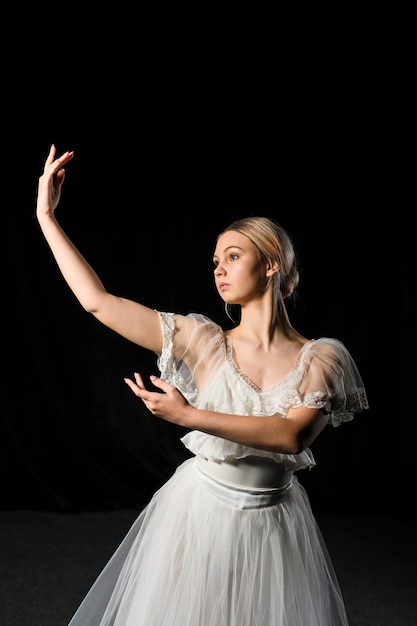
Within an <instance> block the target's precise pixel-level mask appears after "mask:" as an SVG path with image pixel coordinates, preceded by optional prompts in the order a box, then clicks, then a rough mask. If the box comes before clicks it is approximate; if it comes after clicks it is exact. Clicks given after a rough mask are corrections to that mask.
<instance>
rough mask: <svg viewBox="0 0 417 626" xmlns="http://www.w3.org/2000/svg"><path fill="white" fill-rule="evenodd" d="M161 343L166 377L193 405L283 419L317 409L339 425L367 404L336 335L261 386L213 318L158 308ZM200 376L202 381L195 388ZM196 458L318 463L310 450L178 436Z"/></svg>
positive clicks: (309, 346) (314, 343) (307, 348)
mask: <svg viewBox="0 0 417 626" xmlns="http://www.w3.org/2000/svg"><path fill="white" fill-rule="evenodd" d="M159 315H160V320H161V328H162V334H163V348H162V352H161V354H160V355H159V357H158V367H159V369H160V372H161V378H163V379H164V380H166V381H167V382H168V383H170V384H172V385H175V386H176V387H178V389H179V390H180V391H181V392H182V393H183V394H184V396H185V397H186V398H187V399H188V401H189V402H190V403H191V404H192V405H193V406H195V407H196V408H200V409H205V410H209V411H217V412H220V413H228V414H235V415H256V416H259V419H262V416H265V415H268V416H270V415H274V416H276V417H277V419H285V417H286V415H287V413H288V411H289V409H290V408H292V407H300V406H308V407H311V408H319V409H321V410H322V412H323V413H326V414H328V416H329V424H331V425H333V426H338V425H339V424H341V423H342V422H345V421H349V420H351V419H353V417H354V414H355V413H357V412H359V411H360V410H362V409H363V408H367V399H366V394H365V390H364V387H363V383H362V380H361V377H360V375H359V372H358V370H357V368H356V365H355V363H354V361H353V359H352V357H351V356H350V354H349V352H348V351H347V349H346V348H345V347H344V345H343V344H342V343H341V342H340V341H338V340H336V339H331V338H322V339H317V340H314V339H312V340H310V341H308V342H307V343H305V344H304V346H303V347H302V348H301V350H300V352H299V353H298V356H297V358H296V360H295V363H294V365H293V367H292V368H291V370H290V371H289V372H288V373H287V374H286V375H285V376H284V377H283V378H281V379H280V380H278V381H277V382H276V383H275V384H273V385H272V386H271V387H269V388H267V389H264V390H262V389H260V388H259V387H257V385H256V384H255V383H253V381H251V380H250V379H249V378H248V377H247V376H246V375H245V374H244V373H243V372H241V371H240V369H239V368H238V366H237V365H236V363H235V361H234V360H233V353H232V345H231V341H230V338H229V337H228V334H227V333H225V332H224V331H223V330H222V328H221V327H220V326H218V325H217V324H215V323H214V322H213V321H211V320H210V319H209V318H207V317H205V316H202V315H197V314H189V315H187V316H184V315H177V314H173V313H162V312H159ZM196 380H198V381H199V385H198V387H197V385H196V382H195V381H196ZM181 441H182V442H183V444H184V445H185V446H186V447H187V448H188V449H189V450H190V451H191V452H193V453H194V454H195V455H197V456H201V457H203V458H205V459H209V460H226V459H242V458H244V457H248V456H251V457H252V456H258V457H269V458H271V459H273V460H274V461H276V462H277V463H282V464H283V465H284V467H285V469H288V470H292V471H296V470H298V469H303V468H306V467H312V466H313V465H314V464H315V461H314V457H313V454H312V452H311V450H310V449H307V450H305V451H304V452H302V453H300V454H296V455H291V454H281V453H278V452H271V451H268V450H259V449H255V448H251V447H249V446H244V445H241V444H238V443H235V442H233V441H229V440H226V439H223V438H221V437H216V436H214V435H208V434H206V433H203V432H201V431H198V430H193V431H190V432H189V433H187V434H186V435H185V436H184V437H183V438H182V440H181Z"/></svg>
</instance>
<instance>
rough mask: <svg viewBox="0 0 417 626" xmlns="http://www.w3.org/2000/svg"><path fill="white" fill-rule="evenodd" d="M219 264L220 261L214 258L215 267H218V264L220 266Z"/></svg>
mask: <svg viewBox="0 0 417 626" xmlns="http://www.w3.org/2000/svg"><path fill="white" fill-rule="evenodd" d="M218 264H219V262H218V261H216V260H215V259H213V265H214V267H217V266H218Z"/></svg>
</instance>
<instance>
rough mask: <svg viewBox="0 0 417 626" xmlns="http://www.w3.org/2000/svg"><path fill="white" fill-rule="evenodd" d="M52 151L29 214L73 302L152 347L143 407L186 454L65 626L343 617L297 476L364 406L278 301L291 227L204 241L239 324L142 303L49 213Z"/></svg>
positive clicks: (338, 622) (239, 230) (237, 624)
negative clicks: (155, 372)
mask: <svg viewBox="0 0 417 626" xmlns="http://www.w3.org/2000/svg"><path fill="white" fill-rule="evenodd" d="M73 156H74V154H73V152H65V153H64V154H63V155H62V156H61V157H59V158H56V149H55V146H52V147H51V149H50V152H49V155H48V158H47V160H46V163H45V168H44V172H43V174H42V176H41V177H40V179H39V188H38V201H37V218H38V221H39V224H40V226H41V229H42V232H43V234H44V236H45V238H46V241H47V243H48V244H49V246H50V248H51V251H52V253H53V255H54V257H55V259H56V261H57V264H58V266H59V268H60V270H61V272H62V275H63V277H64V278H65V280H66V281H67V283H68V285H69V286H70V288H71V289H72V291H73V292H74V294H75V296H76V298H77V299H78V300H79V302H80V303H81V305H82V306H83V307H84V309H85V310H86V311H87V312H89V313H92V314H93V315H94V316H95V317H96V318H97V319H98V320H100V321H101V322H102V323H103V324H105V325H106V326H108V327H109V328H111V329H113V330H114V331H116V332H117V333H119V334H120V335H122V336H123V337H125V338H127V339H129V340H130V341H132V342H133V343H135V344H137V345H139V346H142V347H143V348H146V349H148V350H151V351H152V352H154V353H156V354H157V355H158V361H157V362H158V368H159V371H160V374H161V376H160V377H154V376H152V377H151V381H152V383H153V385H154V386H155V387H156V388H157V391H151V390H148V389H147V387H146V385H145V383H144V381H143V379H142V376H141V375H140V373H135V374H134V377H133V379H125V381H126V384H127V385H128V386H129V388H130V389H131V390H132V392H133V393H134V394H135V395H136V396H137V397H138V398H139V399H140V400H141V401H142V402H143V403H144V404H145V405H146V407H147V408H148V409H149V411H150V412H151V413H152V414H153V415H155V416H157V417H159V418H162V419H164V420H167V421H169V422H172V423H175V424H179V425H181V426H183V427H185V428H186V429H187V434H186V435H185V436H184V437H183V438H182V442H183V443H184V445H185V446H186V447H187V448H188V449H189V450H190V451H191V452H192V453H193V455H194V456H192V457H191V458H188V459H187V460H186V461H185V462H183V463H182V464H181V465H180V466H179V467H178V468H177V470H176V472H175V473H174V475H173V476H172V477H171V478H170V479H169V480H168V481H167V482H166V483H165V484H164V485H163V486H162V487H161V488H160V489H159V490H158V491H157V492H156V493H155V494H154V496H153V498H152V499H151V501H150V502H149V504H148V505H147V506H146V507H145V509H144V510H143V511H142V512H141V513H140V515H139V516H138V518H137V520H136V521H135V522H134V524H133V525H132V527H131V529H130V531H129V533H128V534H127V536H126V538H125V539H124V541H123V542H122V543H121V545H120V547H119V548H118V549H117V550H116V552H115V553H114V555H113V557H112V558H111V559H110V561H109V563H108V564H107V565H106V567H105V568H104V570H103V571H102V573H101V574H100V576H99V577H98V579H97V581H96V582H95V584H94V585H93V587H92V588H91V589H90V591H89V592H88V594H87V595H86V597H85V599H84V601H83V602H82V604H81V606H80V607H79V609H78V610H77V612H76V613H75V615H74V616H73V618H72V620H71V622H70V625H71V626H77V625H79V626H93V625H94V626H96V625H101V626H104V625H110V624H112V625H119V626H133V625H134V626H140V625H143V626H346V625H347V624H348V621H347V617H346V612H345V607H344V602H343V598H342V594H341V591H340V588H339V585H338V581H337V578H336V575H335V572H334V570H333V567H332V564H331V561H330V558H329V555H328V553H327V551H326V547H325V545H324V543H323V540H322V537H321V535H320V531H319V529H318V527H317V524H316V522H315V519H314V517H313V514H312V511H311V507H310V504H309V501H308V498H307V495H306V493H305V491H304V489H303V487H302V486H301V485H300V483H299V481H298V479H297V477H296V475H295V472H297V471H298V470H301V469H304V468H311V467H312V466H313V465H314V464H315V461H314V458H313V455H312V453H311V451H310V450H309V446H310V445H311V444H312V442H313V441H314V440H315V439H316V437H317V436H318V435H319V434H320V432H321V431H322V430H323V428H324V427H325V426H326V425H327V424H331V425H333V426H338V425H339V424H341V423H342V422H345V421H349V420H351V419H352V418H353V416H354V414H355V413H358V412H359V411H361V410H362V409H365V408H367V406H368V404H367V399H366V394H365V390H364V387H363V384H362V380H361V377H360V375H359V372H358V370H357V368H356V365H355V363H354V361H353V359H352V357H351V356H350V354H349V352H348V351H347V349H346V348H345V347H344V345H343V344H342V343H341V342H339V341H338V340H336V339H331V338H321V339H317V340H314V339H307V338H305V337H303V336H302V335H300V333H298V332H297V331H296V330H295V329H294V328H293V327H292V325H291V323H290V320H289V318H288V315H287V311H286V307H285V305H284V299H285V298H287V297H289V296H290V295H291V294H292V293H293V291H294V289H295V288H296V286H297V283H298V272H297V267H296V259H295V254H294V249H293V246H292V243H291V240H290V238H289V236H288V235H287V234H286V232H285V231H284V230H283V229H282V228H281V227H280V226H279V225H278V224H277V223H276V222H274V221H273V220H271V219H268V218H263V217H249V218H247V219H242V220H238V221H236V222H234V223H233V224H231V225H230V226H229V227H228V228H227V229H226V230H224V231H223V232H222V233H221V234H220V235H219V237H218V238H217V241H216V246H215V251H214V256H213V260H214V279H215V284H216V287H217V290H218V292H219V295H220V297H221V298H222V299H223V300H224V302H225V305H226V309H227V308H228V307H230V306H231V305H238V306H239V310H240V315H239V323H238V324H237V325H236V326H235V327H234V328H232V330H230V331H223V330H222V328H221V327H220V326H219V325H217V324H216V323H215V322H213V321H211V320H210V319H209V318H207V317H205V316H204V315H199V314H189V315H178V314H173V313H167V312H161V311H155V310H153V309H150V308H148V307H146V306H144V305H142V304H139V303H137V302H133V301H131V300H127V299H124V298H121V297H118V296H115V295H112V294H111V293H108V292H107V291H106V289H105V288H104V286H103V284H102V282H101V281H100V279H99V278H98V276H97V275H96V273H95V272H94V270H93V269H92V268H91V266H90V265H89V264H88V263H87V261H86V260H85V259H84V258H83V256H82V255H81V254H80V252H79V251H78V250H77V249H76V247H75V246H74V245H73V244H72V242H71V241H70V240H69V239H68V237H67V236H66V234H65V233H64V232H63V230H62V228H61V227H60V225H59V224H58V222H57V220H56V217H55V209H56V207H57V205H58V202H59V199H60V195H61V188H62V184H63V182H64V178H65V170H64V166H65V165H66V164H67V163H68V162H69V161H70V160H71V159H72V158H73Z"/></svg>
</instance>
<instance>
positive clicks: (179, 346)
mask: <svg viewBox="0 0 417 626" xmlns="http://www.w3.org/2000/svg"><path fill="white" fill-rule="evenodd" d="M158 314H159V318H160V322H161V330H162V336H163V344H162V352H161V354H160V355H158V362H157V364H158V369H159V371H160V373H161V378H163V379H164V380H165V381H166V382H168V383H170V384H171V385H174V386H175V387H177V388H178V389H179V390H180V391H181V393H182V394H183V395H184V396H185V397H186V398H187V400H188V401H189V402H190V403H191V404H194V403H195V401H196V398H197V384H202V382H203V379H204V377H205V376H206V377H207V376H208V375H209V374H210V372H212V371H213V369H215V367H216V364H217V363H218V361H219V359H220V358H221V356H222V354H223V353H224V346H223V341H222V329H221V327H220V326H218V325H217V324H216V323H215V322H213V321H212V320H210V319H209V318H208V317H206V316H204V315H201V314H197V313H190V314H188V315H179V314H176V313H166V312H161V311H158Z"/></svg>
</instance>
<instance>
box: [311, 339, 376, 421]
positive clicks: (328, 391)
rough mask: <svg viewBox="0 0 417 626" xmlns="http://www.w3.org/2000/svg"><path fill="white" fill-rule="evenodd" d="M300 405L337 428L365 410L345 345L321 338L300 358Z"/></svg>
mask: <svg viewBox="0 0 417 626" xmlns="http://www.w3.org/2000/svg"><path fill="white" fill-rule="evenodd" d="M303 366H304V377H303V380H302V382H301V385H300V388H299V393H300V397H301V404H303V405H304V406H308V407H312V408H321V409H322V410H323V413H328V415H329V424H331V425H332V426H339V425H340V424H341V423H342V422H348V421H350V420H352V419H353V417H354V415H355V414H356V413H359V412H360V411H362V410H363V409H367V408H368V400H367V397H366V392H365V388H364V385H363V382H362V378H361V376H360V374H359V371H358V368H357V366H356V364H355V362H354V360H353V358H352V356H351V355H350V353H349V352H348V350H347V349H346V348H345V346H344V345H343V344H342V343H341V342H340V341H339V340H337V339H332V338H328V337H324V338H322V339H318V340H317V341H315V342H313V344H312V346H311V348H310V349H309V350H308V351H307V352H306V354H305V355H304V359H303Z"/></svg>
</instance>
